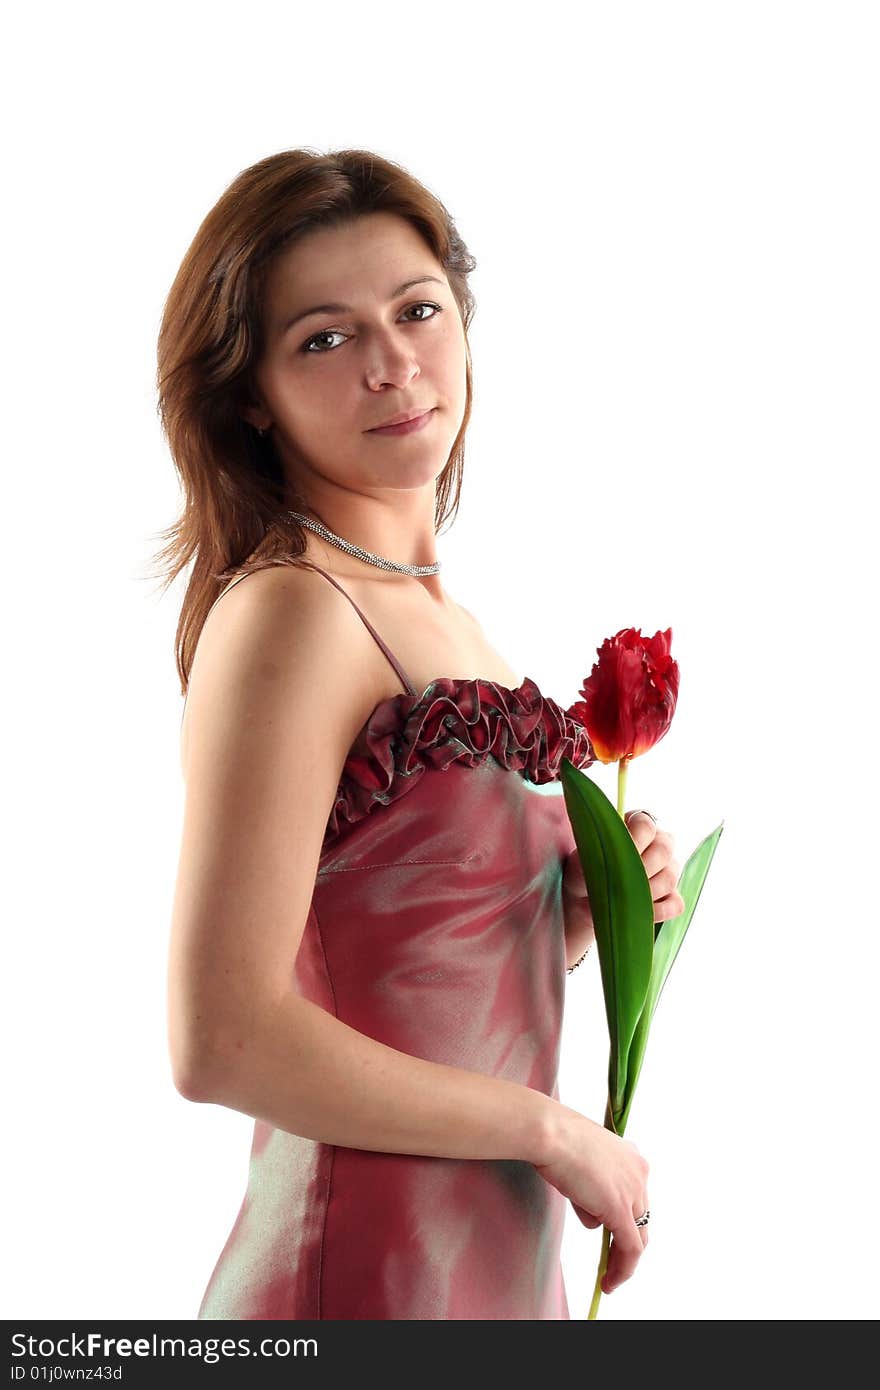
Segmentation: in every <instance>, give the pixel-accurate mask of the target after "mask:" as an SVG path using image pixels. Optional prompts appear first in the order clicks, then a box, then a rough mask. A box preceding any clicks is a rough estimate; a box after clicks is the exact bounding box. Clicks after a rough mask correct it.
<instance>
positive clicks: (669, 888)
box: [648, 864, 678, 902]
mask: <svg viewBox="0 0 880 1390" xmlns="http://www.w3.org/2000/svg"><path fill="white" fill-rule="evenodd" d="M648 881H649V882H650V884H651V897H652V898H653V899H654V901H655V902H659V901H660V899H661V898H665V897H666V894H667V893H672V892H673V891H674V890H675V886H676V884H677V883H678V875H677V874H676V872H675V870H674V869H673V868H671V867H670V865H669V864H667V865H666V867H665V868H663V869H658V870H657V872H656V873H655V874H649V875H648Z"/></svg>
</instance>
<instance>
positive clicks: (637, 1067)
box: [616, 821, 724, 1134]
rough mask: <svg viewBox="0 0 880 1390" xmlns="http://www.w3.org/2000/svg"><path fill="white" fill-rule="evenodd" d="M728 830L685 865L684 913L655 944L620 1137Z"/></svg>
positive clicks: (681, 884)
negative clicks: (663, 1001) (675, 967)
mask: <svg viewBox="0 0 880 1390" xmlns="http://www.w3.org/2000/svg"><path fill="white" fill-rule="evenodd" d="M723 829H724V821H722V822H721V824H720V825H719V826H717V827H716V829H715V830H713V831H712V833H711V834H710V835H707V836H706V838H705V840H702V841H701V842H700V844H699V845H697V848H696V849H695V850H694V852H693V854H692V855H691V857H690V859H689V860H688V861H687V863H686V864H685V866H684V868H683V869H682V871H681V874H680V875H679V880H678V884H677V885H676V886H677V888H678V892H679V893H680V894H681V896H682V898H683V899H684V904H685V906H684V911H682V912H680V913H679V914H678V916H677V917H670V918H669V920H668V921H666V922H661V923H660V924H659V926H658V928H657V934H656V939H655V941H654V959H653V962H652V965H651V978H650V982H649V984H648V992H647V995H646V997H645V1004H644V1008H643V1009H642V1012H641V1016H640V1018H639V1021H638V1024H637V1025H636V1029H635V1032H634V1034H633V1039H632V1044H631V1046H630V1049H629V1056H628V1058H627V1073H626V1094H625V1099H624V1106H623V1109H622V1111H621V1114H620V1120H619V1123H618V1124H617V1126H616V1129H617V1133H618V1134H623V1131H624V1129H625V1128H626V1122H627V1120H628V1119H629V1112H630V1107H631V1105H632V1101H633V1096H634V1095H635V1090H636V1082H637V1081H638V1079H639V1072H640V1071H641V1069H642V1061H643V1059H644V1056H645V1048H646V1047H647V1045H648V1033H649V1030H650V1027H651V1019H652V1018H653V1017H654V1010H655V1009H656V1008H657V1004H658V1002H659V999H660V995H661V994H662V992H663V986H664V985H665V983H666V980H667V977H668V975H669V972H670V970H671V969H672V964H673V961H674V960H675V958H676V956H677V955H678V952H679V949H680V947H681V943H682V942H683V941H684V937H685V932H686V931H687V929H688V927H689V926H690V923H691V918H692V917H693V915H694V909H695V908H696V906H697V903H698V901H699V898H700V894H701V893H702V891H703V884H704V883H705V881H706V875H707V874H708V872H709V866H710V864H711V863H712V859H713V857H714V855H715V850H716V847H717V845H718V841H719V840H720V838H721V832H722V831H723Z"/></svg>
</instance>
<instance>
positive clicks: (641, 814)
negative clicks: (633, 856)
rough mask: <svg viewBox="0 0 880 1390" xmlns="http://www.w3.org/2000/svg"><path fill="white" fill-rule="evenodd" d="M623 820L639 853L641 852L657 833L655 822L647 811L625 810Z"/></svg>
mask: <svg viewBox="0 0 880 1390" xmlns="http://www.w3.org/2000/svg"><path fill="white" fill-rule="evenodd" d="M624 821H625V823H626V828H627V830H628V831H629V833H630V835H632V837H633V840H634V841H635V843H636V846H637V847H638V850H639V853H641V851H642V850H644V849H647V847H648V845H649V844H650V843H651V841H652V840H653V839H654V836H655V835H656V833H657V822H656V821H655V820H654V817H653V816H651V815H649V813H648V812H647V811H627V813H626V815H625V816H624Z"/></svg>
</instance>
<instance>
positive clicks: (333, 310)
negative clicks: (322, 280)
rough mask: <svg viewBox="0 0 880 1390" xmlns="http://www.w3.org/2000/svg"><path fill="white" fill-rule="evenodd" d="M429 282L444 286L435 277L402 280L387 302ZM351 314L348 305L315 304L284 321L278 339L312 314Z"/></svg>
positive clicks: (423, 276) (442, 282) (425, 276)
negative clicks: (414, 286) (415, 286)
mask: <svg viewBox="0 0 880 1390" xmlns="http://www.w3.org/2000/svg"><path fill="white" fill-rule="evenodd" d="M429 281H431V282H432V283H433V284H435V285H445V283H446V282H445V280H439V279H438V278H437V276H436V275H420V276H419V277H418V278H417V279H416V280H404V282H403V284H402V285H398V286H397V289H396V290H392V291H391V294H390V295H389V296H388V298H389V300H391V299H397V298H398V297H399V296H400V295H402V294H405V293H406V291H407V290H410V289H412V287H413V285H425V284H427V283H428V282H429ZM350 312H351V305H350V304H316V305H315V306H314V307H313V308H312V309H303V310H302V311H301V312H300V313H298V314H294V315H293V318H289V319H286V320H285V321H284V322H283V323H282V325H281V327H280V329H279V330H278V334H279V337H283V336H284V334H285V333H288V332H289V331H290V329H291V328H292V327H293V325H294V324H295V323H299V321H300V319H307V318H311V316H312V314H346V313H350Z"/></svg>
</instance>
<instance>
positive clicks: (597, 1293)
mask: <svg viewBox="0 0 880 1390" xmlns="http://www.w3.org/2000/svg"><path fill="white" fill-rule="evenodd" d="M629 762H630V760H629V758H621V759H620V761H619V762H618V764H617V814H618V815H619V816H620V818H621V819H622V820H623V819H624V811H623V808H624V802H625V798H626V774H627V771H628V770H629ZM605 1128H606V1129H610V1130H611V1131H612V1132H613V1133H615V1134H616V1133H617V1131H616V1129H615V1127H614V1118H613V1116H612V1114H611V1097H610V1096H609V1098H608V1104H607V1105H606V1107H605ZM610 1246H611V1232H610V1231H609V1229H608V1227H607V1226H604V1227H603V1228H602V1250H601V1252H600V1255H599V1271H598V1273H597V1275H596V1285H595V1288H594V1289H593V1301H592V1303H591V1304H590V1311H589V1313H588V1314H587V1321H588V1322H589V1321H590V1319H595V1318H596V1316H597V1314H598V1312H599V1299H600V1298H601V1297H602V1279H603V1277H604V1275H605V1271H606V1270H607V1268H608V1251H609V1248H610Z"/></svg>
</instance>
